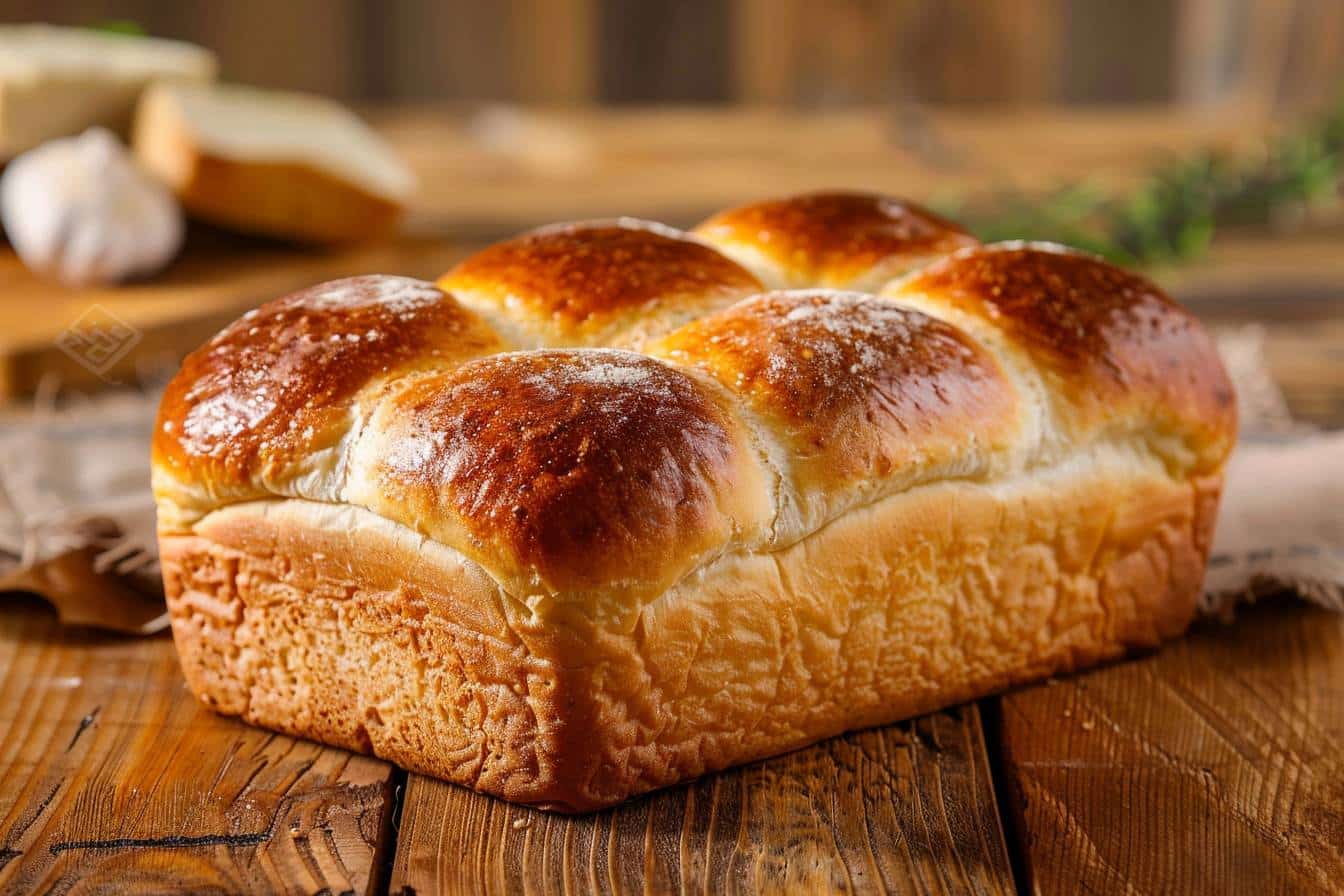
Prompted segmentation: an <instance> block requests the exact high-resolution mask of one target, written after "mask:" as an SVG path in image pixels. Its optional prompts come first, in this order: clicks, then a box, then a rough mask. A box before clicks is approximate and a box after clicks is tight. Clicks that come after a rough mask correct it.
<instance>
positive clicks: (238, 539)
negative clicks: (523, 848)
mask: <svg viewBox="0 0 1344 896" xmlns="http://www.w3.org/2000/svg"><path fill="white" fill-rule="evenodd" d="M1220 487H1221V474H1218V475H1210V476H1207V477H1204V478H1200V479H1196V480H1193V481H1189V482H1187V481H1185V480H1182V479H1175V478H1172V477H1171V476H1169V475H1168V474H1167V473H1166V472H1165V471H1164V470H1163V469H1162V468H1161V467H1160V465H1158V464H1155V463H1154V462H1152V461H1151V459H1148V458H1145V457H1144V456H1143V455H1142V453H1141V452H1136V451H1129V450H1126V449H1124V448H1123V447H1116V448H1107V449H1096V450H1093V451H1092V452H1090V453H1088V454H1086V455H1080V456H1078V457H1075V458H1073V459H1071V460H1070V461H1068V462H1066V463H1064V464H1061V465H1058V466H1054V467H1051V468H1050V469H1048V470H1041V471H1037V472H1034V473H1029V474H1026V475H1024V476H1022V477H1019V478H1017V479H1016V480H1014V481H1010V482H1001V483H997V484H984V483H977V482H965V481H941V482H936V483H933V484H929V485H925V486H920V487H917V488H914V489H912V490H910V491H908V492H904V493H901V494H897V495H894V496H891V497H888V498H885V499H883V500H881V501H879V502H877V503H875V504H873V505H870V506H867V507H865V508H862V509H858V510H855V511H853V512H850V513H848V514H846V515H844V516H843V517H841V518H839V519H837V520H835V521H833V522H832V523H830V524H829V525H827V526H825V527H823V528H822V529H820V530H819V531H817V532H815V533H813V534H812V535H811V536H808V537H807V538H804V539H803V540H801V541H799V542H796V543H794V544H792V545H791V546H789V547H787V548H785V549H782V550H778V551H774V552H749V551H742V552H736V553H731V554H728V555H725V556H722V557H719V558H718V559H716V560H714V561H713V562H711V563H709V564H708V565H706V566H705V567H703V568H701V569H700V570H698V571H696V572H695V573H693V574H692V575H690V576H688V577H687V578H686V579H684V580H683V581H682V582H680V583H679V584H678V585H676V586H675V587H674V588H672V589H671V590H670V591H668V592H666V593H664V594H662V595H660V596H658V597H656V598H654V599H652V600H651V601H648V602H645V603H642V604H637V605H632V606H631V607H630V611H629V612H628V613H627V614H624V615H616V616H614V617H605V618H602V619H595V618H593V617H592V616H591V615H590V614H586V613H584V612H582V611H580V610H578V609H576V608H575V607H573V606H572V605H569V604H564V603H553V604H552V603H546V602H539V603H534V604H533V605H531V606H529V605H527V604H524V603H522V602H520V601H518V600H516V599H515V598H513V597H511V596H509V595H508V594H506V593H505V592H504V591H503V590H502V589H501V588H500V587H499V585H498V584H497V583H496V582H495V581H494V580H493V579H491V578H490V577H489V576H488V575H486V574H485V573H484V572H483V571H482V569H481V568H480V567H479V566H477V565H476V564H475V563H473V562H472V561H470V560H468V559H466V558H465V557H463V556H462V555H461V554H459V553H458V552H456V551H454V550H452V549H450V548H448V547H445V546H443V545H441V544H438V543H436V542H433V541H430V540H427V539H426V538H424V537H423V536H420V535H417V534H415V533H413V532H412V531H411V530H409V529H407V528H405V527H404V526H402V525H400V524H398V523H394V522H390V521H388V520H386V519H384V518H382V517H379V516H376V515H375V514H372V513H370V512H369V511H366V510H362V509H358V508H353V507H339V506H333V505H326V504H320V503H316V502H309V501H303V500H298V499H276V500H267V501H258V502H250V503H244V504H237V505H233V506H230V507H227V508H224V509H222V510H219V511H216V512H214V513H212V514H210V515H208V516H207V517H205V518H204V519H203V520H201V521H200V522H199V523H197V524H196V525H195V527H194V529H193V531H192V532H191V533H190V534H168V533H165V534H164V535H162V536H161V550H162V558H163V568H164V580H165V584H166V587H167V593H168V599H169V607H170V609H171V611H172V618H173V633H174V637H175V639H176V642H177V646H178V650H179V653H180V655H181V659H182V666H183V670H184V672H185V674H186V677H187V680H188V682H189V684H190V686H191V688H192V690H193V691H194V692H195V693H196V694H197V695H198V696H199V697H200V698H201V699H202V700H203V701H204V702H206V703H207V704H209V705H210V706H212V707H213V708H214V709H216V710H217V711H220V712H223V713H226V714H231V715H238V716H241V717H242V718H244V719H246V720H247V721H249V722H252V723H255V724H258V725H261V726H264V727H267V728H273V729H277V730H280V731H284V732H287V733H290V734H294V735H298V736H301V737H308V738H312V739H315V740H318V741H322V742H324V743H330V744H336V745H339V746H343V747H347V748H350V749H354V750H359V751H362V752H366V753H372V754H374V755H377V756H380V757H383V758H385V759H388V760H391V761H393V762H395V763H397V764H399V765H402V766H404V767H406V768H408V769H411V770H414V771H418V772H422V773H425V774H429V775H433V776H436V777H440V778H444V779H446V780H449V781H453V782H456V783H459V784H464V785H467V786H470V787H474V788H476V789H479V790H482V791H484V792H487V793H491V794H494V795H497V796H501V797H504V798H505V799H509V800H514V801H518V802H524V803H530V804H533V805H537V806H540V807H544V808H548V809H553V810H558V811H564V812H578V811H586V810H591V809H597V808H601V807H604V806H609V805H613V804H615V803H618V802H620V801H622V800H624V799H627V798H629V797H631V796H633V795H636V794H639V793H643V792H646V791H649V790H652V789H655V788H659V787H663V786H667V785H670V784H674V783H676V782H679V781H682V780H686V779H688V778H691V777H694V776H697V775H700V774H703V773H705V772H709V771H713V770H716V769H721V768H725V767H728V766H731V765H734V764H738V763H741V762H746V761H750V760H754V759H759V758H763V757H767V756H771V755H775V754H778V753H782V752H785V751H788V750H792V749H796V748H798V747H802V746H804V745H806V744H809V743H812V742H814V741H816V740H819V739H822V738H825V737H829V736H832V735H835V734H838V733H840V732H842V731H845V730H848V729H852V728H857V727H864V726H870V725H878V724H884V723H887V722H891V721H894V720H897V719H901V718H906V717H909V716H911V715H915V714H918V713H922V712H928V711H932V710H934V709H937V708H940V707H943V706H947V705H950V704H954V703H957V702H960V701H964V700H967V699H972V698H975V697H979V696H982V695H984V694H988V693H992V692H994V691H997V690H1001V689H1003V688H1006V687H1009V686H1011V685H1014V684H1017V683H1021V682H1025V681H1030V680H1034V679H1039V678H1041V677H1044V676H1047V675H1050V674H1053V673H1057V672H1064V671H1068V670H1072V669H1076V668H1079V667H1082V666H1086V665H1089V664H1092V663H1095V662H1098V661H1101V660H1105V659H1108V658H1112V657H1115V656H1118V655H1120V654H1121V653H1122V652H1124V651H1126V650H1128V649H1133V648H1144V647H1152V646H1154V645H1156V644H1158V643H1159V642H1160V641H1162V640H1164V639H1166V638H1170V637H1173V636H1175V635H1177V634H1179V633H1180V632H1181V631H1183V630H1184V629H1185V627H1186V626H1187V625H1188V623H1189V621H1190V619H1191V618H1192V616H1193V613H1194V608H1195V602H1196V598H1197V596H1198V594H1199V590H1200V584H1201V580H1202V577H1203V570H1204V563H1205V559H1206V556H1207V552H1208V548H1209V541H1210V538H1211V534H1212V527H1213V519H1214V512H1215V509H1216V506H1217V499H1218V493H1219V489H1220Z"/></svg>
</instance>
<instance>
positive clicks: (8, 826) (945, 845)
mask: <svg viewBox="0 0 1344 896" xmlns="http://www.w3.org/2000/svg"><path fill="white" fill-rule="evenodd" d="M401 126H403V127H406V128H413V127H419V126H420V125H419V124H416V122H415V121H409V122H407V123H403V124H402V125H401ZM422 136H423V135H422ZM650 208H651V209H652V208H653V207H652V206H651V207H650ZM631 210H632V211H637V212H642V211H644V209H643V208H633V209H631ZM1339 248H1340V240H1339V238H1338V236H1337V235H1331V234H1324V235H1316V236H1313V237H1311V238H1308V239H1300V240H1296V241H1290V242H1267V241H1263V240H1256V241H1248V240H1231V241H1228V242H1225V243H1223V244H1222V245H1220V247H1219V248H1218V250H1217V252H1216V253H1215V256H1214V257H1213V259H1211V260H1210V262H1209V263H1208V264H1206V265H1204V266H1202V267H1199V268H1196V269H1192V270H1190V271H1182V272H1167V273H1164V274H1162V275H1161V276H1163V277H1164V278H1165V279H1167V280H1168V281H1169V282H1170V283H1171V284H1172V286H1173V288H1174V289H1176V290H1177V292H1178V293H1179V294H1180V295H1182V296H1183V297H1184V298H1186V299H1187V300H1189V301H1190V303H1191V304H1192V305H1193V306H1194V307H1195V308H1196V309H1197V310H1198V311H1200V312H1201V313H1202V314H1204V315H1205V316H1206V317H1207V318H1209V319H1210V320H1211V321H1213V322H1215V323H1219V322H1236V321H1244V320H1260V321H1263V322H1264V323H1265V326H1266V328H1267V338H1268V343H1267V347H1268V354H1269V360H1270V363H1271V366H1272V367H1273V369H1274V372H1275V374H1276V375H1277V376H1278V377H1279V379H1280V380H1281V382H1282V383H1283V384H1284V386H1285V388H1286V389H1287V391H1288V394H1289V399H1290V403H1291V404H1292V406H1293V408H1294V411H1295V412H1296V413H1297V414H1299V415H1300V416H1303V417H1306V418H1309V419H1312V420H1314V421H1315V422H1318V423H1323V424H1334V425H1341V424H1344V301H1341V299H1342V298H1344V276H1341V274H1344V271H1342V270H1341V265H1344V261H1341V257H1340V256H1341V255H1342V254H1344V253H1341V252H1340V251H1339ZM461 249H462V247H461V246H449V245H444V244H442V243H433V244H427V249H426V251H430V252H432V253H443V254H435V255H433V256H432V258H428V257H426V256H423V255H421V254H419V250H416V252H414V253H412V255H410V256H407V257H406V259H405V264H407V265H417V264H418V265H422V266H424V267H432V266H434V265H436V264H439V263H441V262H442V261H443V259H444V258H447V257H453V256H454V253H457V252H460V251H461ZM276 264H277V268H276V270H277V271H278V272H279V273H278V274H277V275H276V276H290V275H291V274H292V273H293V272H292V271H291V272H290V273H289V274H286V273H285V271H286V270H287V269H286V267H285V265H283V264H281V263H279V262H277V263H276ZM307 273H311V271H308V272H307ZM221 276H222V275H221ZM265 285H267V284H262V283H260V282H259V281H256V282H251V286H250V288H252V289H253V290H256V289H259V288H260V287H262V286H265ZM202 289H203V290H205V292H202V293H201V294H202V295H206V294H209V295H216V293H213V292H210V288H208V287H202ZM225 292H226V291H223V292H219V293H218V295H217V297H218V296H224V295H225ZM257 298H258V296H256V295H251V296H250V297H244V296H242V295H239V296H238V297H237V298H236V299H233V300H229V301H239V302H243V301H255V300H256V299H257ZM219 301H220V302H221V307H222V306H223V305H227V301H226V300H225V299H224V298H219ZM216 310H218V309H216ZM2 600H3V603H0V893H10V892H15V893H27V892H42V893H45V892H69V891H75V892H80V893H84V892H94V893H97V892H109V893H112V892H125V891H126V890H128V889H131V888H136V889H141V890H149V891H153V892H184V893H185V892H192V893H197V892H268V891H277V892H304V893H316V892H324V893H331V894H335V893H344V892H351V893H368V892H375V893H376V892H394V893H408V894H409V893H419V894H427V893H434V892H444V893H482V892H488V893H512V892H536V893H586V892H676V891H683V892H691V891H694V892H700V893H718V892H777V891H794V892H809V893H810V892H827V891H833V890H851V891H855V892H899V893H905V892H911V893H962V892H973V893H1006V892H1014V891H1038V892H1042V893H1061V894H1066V893H1079V892H1086V893H1133V894H1148V893H1248V894H1251V893H1254V894H1260V893H1332V892H1338V891H1339V889H1340V887H1341V886H1344V618H1341V617H1337V616H1331V615H1328V614H1326V613H1324V612H1322V611H1318V610H1313V609H1310V608H1308V607H1306V606H1303V605H1301V604H1299V603H1296V602H1293V601H1291V600H1281V601H1272V602H1268V603H1266V604H1263V605H1261V606H1258V607H1255V608H1252V609H1249V610H1246V611H1244V612H1243V613H1241V614H1240V616H1239V618H1238V619H1237V621H1236V622H1235V623H1233V624H1231V625H1223V624H1215V623H1206V624H1201V625H1200V626H1198V627H1197V628H1196V629H1195V630H1194V631H1193V632H1192V634H1191V635H1190V637H1188V638H1187V639H1185V640H1183V641H1181V642H1178V643H1176V644H1173V645H1171V646H1169V647H1168V648H1166V649H1164V650H1162V651H1161V652H1159V653H1156V654H1153V655H1149V656H1144V657H1140V658H1135V659H1131V660H1128V661H1126V662H1122V663H1117V664H1114V665H1111V666H1109V667H1106V668H1103V669H1100V670H1096V671H1093V672H1090V673H1088V674H1084V675H1081V676H1077V677H1074V678H1069V679H1063V680H1059V681H1052V682H1049V683H1046V684H1043V685H1040V686H1036V687H1030V688H1023V689H1019V690H1016V691H1013V692H1011V693H1009V694H1006V695H1003V696H999V697H993V698H989V699H985V700H981V701H979V702H978V703H974V704H969V705H966V706H962V707H958V708H955V709H952V710H948V711H946V712H940V713H935V714H933V715H930V716H926V717H924V718H920V719H916V720H914V721H911V722H906V723H902V724H898V725H893V726H890V727H887V728H883V729H877V730H871V731H864V732H858V733H854V734H850V735H847V736H844V737H840V738H836V739H834V740H831V741H828V742H826V743H823V744H820V745H817V746H815V747H812V748H809V749H806V750H802V751H800V752H797V753H794V754H792V755H789V756H785V757H781V758H778V759H774V760H770V761H767V762H763V763H758V764H756V765H752V766H749V767H746V768H743V769H738V770H734V771H730V772H727V773H724V774H720V775H715V776H712V777H709V778H706V779H704V780H702V781H699V782H696V783H693V784H691V785H689V786H685V787H679V788H675V789H672V790H668V791H664V792H662V793H658V794H654V795H652V796H650V797H647V798H645V799H642V800H638V801H636V802H634V803H631V804H629V805H627V806H624V807H621V808H618V809H616V810H613V811H609V812H604V813H598V814H595V815H589V816H584V817H580V818H564V817H558V816H552V815H547V814H545V813H541V812H536V811H533V810H529V809H523V808H519V807H515V806H510V805H508V804H506V803H502V802H498V801H495V800H492V799H490V798H487V797H482V796H478V795H475V794H472V793H470V792H468V791H465V790H461V789H458V788H455V787H452V786H449V785H446V784H442V783H440V782H436V781H433V780H429V779H426V778H422V777H420V776H417V775H407V774H405V773H403V772H401V771H399V770H398V769H396V768H393V767H391V766H389V765H388V764H386V763H384V762H381V761H379V760H375V759H370V758H366V757H359V756H354V755H351V754H349V753H345V752H343V751H340V750H335V749H328V748H324V747H320V746H317V745H314V744H311V743H307V742H303V741H296V740H294V739H291V738H288V737H283V736H280V735H273V734H269V733H267V732H264V731H259V730H256V729H252V728H249V727H247V726H245V725H242V724H240V723H238V722H236V721H233V720H229V719H223V718H220V717H217V716H214V715H211V714H210V713H209V712H207V711H205V710H204V709H202V708H201V707H199V706H198V705H197V704H196V703H195V702H194V701H193V700H192V699H191V697H190V695H189V694H188V693H187V691H186V689H185V685H184V684H183V682H182V680H181V676H180V673H179V671H178V668H177V663H176V659H175V657H174V654H173V651H172V645H171V642H170V641H169V640H168V639H167V638H166V637H158V638H150V639H143V640H134V639H123V638H116V637H110V636H104V635H98V634H92V633H88V632H79V631H69V630H61V629H60V628H58V627H57V626H56V624H55V622H54V620H53V618H52V617H51V615H50V614H49V613H48V612H47V611H46V610H45V608H44V606H43V605H42V604H40V603H38V602H37V601H36V600H28V599H22V598H19V599H12V598H9V597H5V598H3V599H2Z"/></svg>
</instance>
